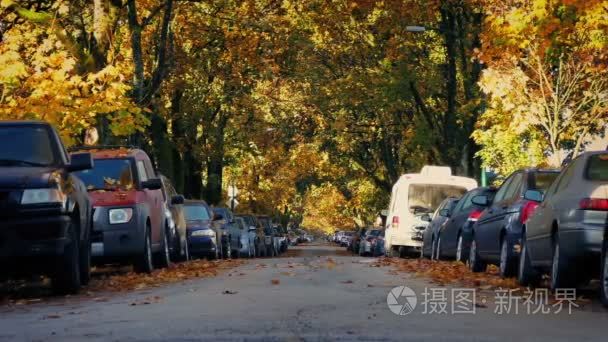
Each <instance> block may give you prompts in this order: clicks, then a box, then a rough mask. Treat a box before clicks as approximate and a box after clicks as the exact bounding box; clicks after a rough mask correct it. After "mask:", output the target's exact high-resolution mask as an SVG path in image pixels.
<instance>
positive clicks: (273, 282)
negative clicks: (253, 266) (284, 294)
mask: <svg viewBox="0 0 608 342" xmlns="http://www.w3.org/2000/svg"><path fill="white" fill-rule="evenodd" d="M270 283H271V284H272V285H279V284H280V283H281V281H280V280H279V279H272V280H271V281H270Z"/></svg>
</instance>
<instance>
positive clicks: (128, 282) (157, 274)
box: [89, 260, 241, 292]
mask: <svg viewBox="0 0 608 342" xmlns="http://www.w3.org/2000/svg"><path fill="white" fill-rule="evenodd" d="M240 264H241V262H240V261H238V260H215V261H207V260H194V261H190V262H184V263H179V264H172V265H171V266H170V267H168V268H164V269H161V270H155V271H154V272H152V273H151V274H141V273H135V272H132V271H131V272H127V273H124V274H115V275H110V276H103V275H101V276H100V277H98V278H97V277H96V278H94V279H93V280H92V281H91V285H90V286H89V290H90V291H110V292H115V291H118V292H121V291H132V290H143V289H146V288H150V287H157V286H160V285H164V284H171V283H176V282H180V281H184V280H189V279H195V278H202V277H211V276H215V275H217V273H218V271H220V270H223V269H230V268H233V267H235V266H238V265H240Z"/></svg>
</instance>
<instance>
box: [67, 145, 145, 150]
mask: <svg viewBox="0 0 608 342" xmlns="http://www.w3.org/2000/svg"><path fill="white" fill-rule="evenodd" d="M121 148H126V149H129V150H133V149H138V148H139V147H136V146H130V145H95V146H74V147H70V148H68V151H69V152H73V151H90V150H119V149H121Z"/></svg>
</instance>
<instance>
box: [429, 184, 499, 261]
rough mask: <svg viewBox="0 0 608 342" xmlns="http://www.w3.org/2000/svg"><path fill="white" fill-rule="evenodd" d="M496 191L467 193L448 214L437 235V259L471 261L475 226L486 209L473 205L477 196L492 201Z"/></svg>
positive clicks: (486, 190)
mask: <svg viewBox="0 0 608 342" xmlns="http://www.w3.org/2000/svg"><path fill="white" fill-rule="evenodd" d="M495 193H496V189H494V188H488V187H481V188H477V189H473V190H471V191H469V192H467V193H466V194H465V195H464V196H462V198H461V199H460V201H458V204H456V206H455V207H454V208H453V209H452V210H450V211H449V212H444V214H447V215H448V216H447V220H446V222H445V223H444V224H443V225H441V226H440V227H439V230H438V231H437V235H436V239H435V241H436V244H435V247H436V248H435V250H434V255H435V259H437V260H439V259H445V260H457V261H460V262H466V261H467V260H468V259H469V246H470V244H471V238H472V229H473V225H474V224H475V222H477V220H478V219H479V217H480V216H481V213H482V212H483V211H484V210H485V208H486V207H484V206H480V205H477V204H475V203H473V198H475V197H476V196H486V198H487V199H488V200H489V201H492V200H493V198H494V194H495Z"/></svg>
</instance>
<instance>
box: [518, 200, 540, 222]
mask: <svg viewBox="0 0 608 342" xmlns="http://www.w3.org/2000/svg"><path fill="white" fill-rule="evenodd" d="M537 207H538V202H535V201H528V202H526V204H524V206H523V207H522V208H521V213H520V215H519V221H520V222H521V223H526V221H528V219H529V218H530V216H532V214H533V213H534V210H536V208H537Z"/></svg>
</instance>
